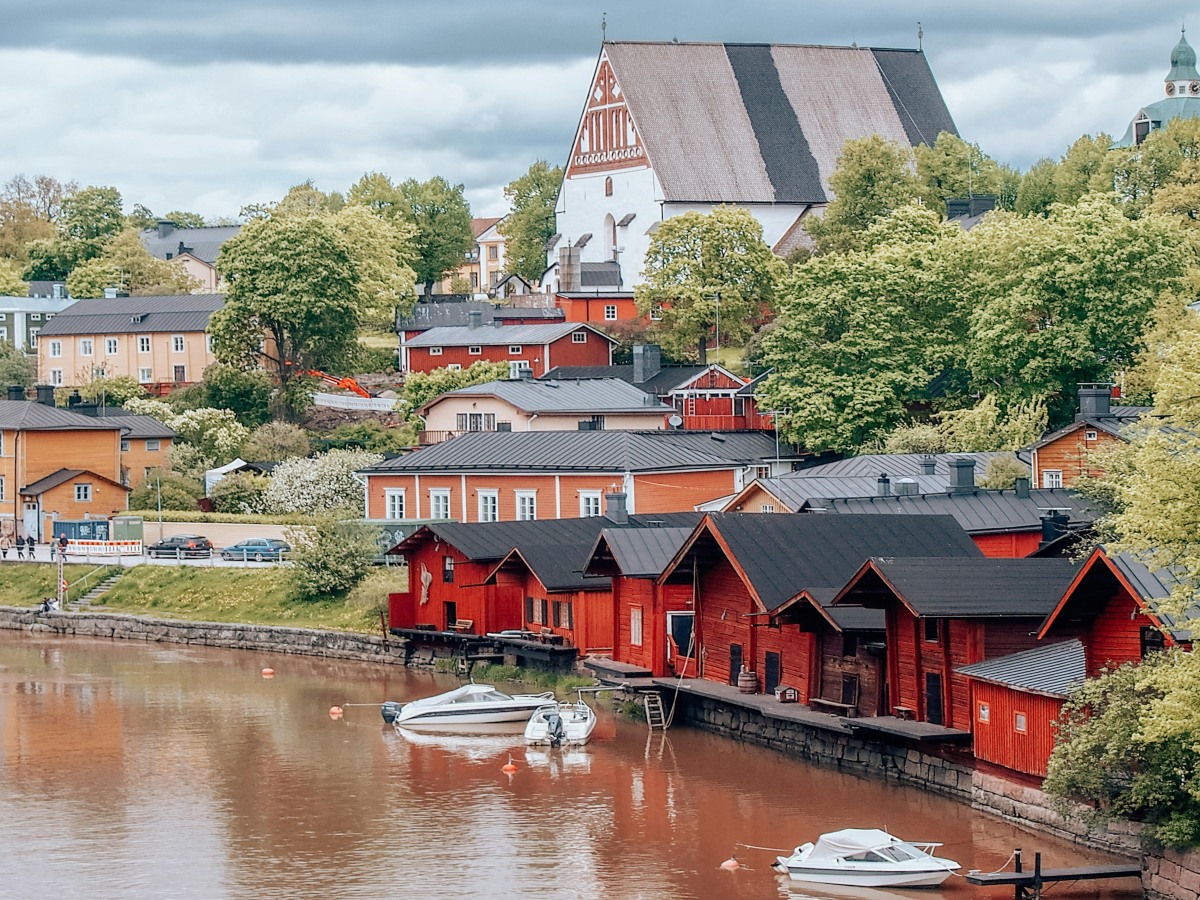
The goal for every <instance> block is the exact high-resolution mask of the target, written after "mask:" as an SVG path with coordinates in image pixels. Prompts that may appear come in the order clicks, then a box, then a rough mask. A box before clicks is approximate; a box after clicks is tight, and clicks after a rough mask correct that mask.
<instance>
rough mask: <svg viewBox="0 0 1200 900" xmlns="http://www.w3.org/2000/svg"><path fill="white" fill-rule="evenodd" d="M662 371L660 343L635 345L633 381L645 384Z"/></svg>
mask: <svg viewBox="0 0 1200 900" xmlns="http://www.w3.org/2000/svg"><path fill="white" fill-rule="evenodd" d="M661 371H662V349H661V348H660V347H659V346H658V344H634V345H633V383H634V384H644V383H645V382H647V381H649V380H650V379H651V378H653V377H654V376H655V375H657V374H658V373H659V372H661Z"/></svg>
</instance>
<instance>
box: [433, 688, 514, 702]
mask: <svg viewBox="0 0 1200 900" xmlns="http://www.w3.org/2000/svg"><path fill="white" fill-rule="evenodd" d="M511 699H512V698H511V697H509V696H508V694H502V693H500V692H499V691H479V692H475V691H472V692H470V693H466V694H463V695H462V696H461V697H455V698H454V699H453V700H451V701H449V702H450V703H495V702H496V701H498V700H511Z"/></svg>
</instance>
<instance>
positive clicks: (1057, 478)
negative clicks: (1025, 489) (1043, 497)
mask: <svg viewBox="0 0 1200 900" xmlns="http://www.w3.org/2000/svg"><path fill="white" fill-rule="evenodd" d="M1062 486H1063V477H1062V469H1042V488H1043V489H1045V490H1054V489H1055V488H1061V487H1062Z"/></svg>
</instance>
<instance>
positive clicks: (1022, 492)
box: [1013, 476, 1029, 500]
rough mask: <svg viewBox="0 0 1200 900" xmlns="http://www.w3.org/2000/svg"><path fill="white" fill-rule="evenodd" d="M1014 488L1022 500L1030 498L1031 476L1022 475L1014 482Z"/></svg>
mask: <svg viewBox="0 0 1200 900" xmlns="http://www.w3.org/2000/svg"><path fill="white" fill-rule="evenodd" d="M1013 489H1014V490H1015V491H1016V493H1017V496H1018V497H1020V498H1021V499H1022V500H1027V499H1028V498H1029V478H1028V477H1027V476H1022V477H1020V478H1018V479H1017V480H1016V481H1015V482H1014V483H1013Z"/></svg>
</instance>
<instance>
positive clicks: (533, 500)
mask: <svg viewBox="0 0 1200 900" xmlns="http://www.w3.org/2000/svg"><path fill="white" fill-rule="evenodd" d="M514 493H515V494H516V495H517V521H518V522H532V521H533V520H534V519H536V518H537V491H515V492H514Z"/></svg>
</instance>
